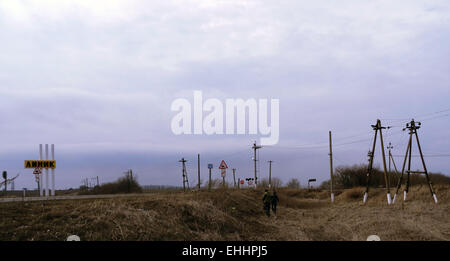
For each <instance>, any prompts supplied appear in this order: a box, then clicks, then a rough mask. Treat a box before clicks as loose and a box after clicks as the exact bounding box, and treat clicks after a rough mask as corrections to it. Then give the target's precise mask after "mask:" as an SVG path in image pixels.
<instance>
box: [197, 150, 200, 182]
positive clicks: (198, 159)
mask: <svg viewBox="0 0 450 261" xmlns="http://www.w3.org/2000/svg"><path fill="white" fill-rule="evenodd" d="M197 168H198V190H200V154H198V155H197Z"/></svg>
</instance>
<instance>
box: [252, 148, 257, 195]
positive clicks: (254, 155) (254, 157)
mask: <svg viewBox="0 0 450 261" xmlns="http://www.w3.org/2000/svg"><path fill="white" fill-rule="evenodd" d="M253 162H254V171H255V187H256V184H257V183H256V179H257V177H256V142H255V143H254V144H253Z"/></svg>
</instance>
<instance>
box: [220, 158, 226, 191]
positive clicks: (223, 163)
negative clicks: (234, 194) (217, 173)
mask: <svg viewBox="0 0 450 261" xmlns="http://www.w3.org/2000/svg"><path fill="white" fill-rule="evenodd" d="M219 169H220V170H221V175H222V179H223V181H222V185H223V188H225V175H226V172H227V169H228V166H227V163H225V161H224V160H222V162H220V165H219Z"/></svg>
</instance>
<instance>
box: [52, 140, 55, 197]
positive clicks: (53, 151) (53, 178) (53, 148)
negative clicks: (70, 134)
mask: <svg viewBox="0 0 450 261" xmlns="http://www.w3.org/2000/svg"><path fill="white" fill-rule="evenodd" d="M51 153H52V160H55V144H52V145H51ZM51 171H52V196H55V169H52V170H51Z"/></svg>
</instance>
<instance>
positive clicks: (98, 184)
mask: <svg viewBox="0 0 450 261" xmlns="http://www.w3.org/2000/svg"><path fill="white" fill-rule="evenodd" d="M97 187H100V183H99V182H98V176H97Z"/></svg>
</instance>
